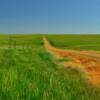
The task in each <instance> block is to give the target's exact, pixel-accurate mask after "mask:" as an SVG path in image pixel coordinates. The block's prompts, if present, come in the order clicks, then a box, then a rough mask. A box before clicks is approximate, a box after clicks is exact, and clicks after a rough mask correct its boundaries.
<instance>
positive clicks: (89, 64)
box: [43, 38, 100, 85]
mask: <svg viewBox="0 0 100 100" xmlns="http://www.w3.org/2000/svg"><path fill="white" fill-rule="evenodd" d="M43 41H44V47H45V49H46V50H47V51H48V52H49V53H51V54H53V55H55V56H59V57H70V58H72V59H73V60H71V61H64V62H63V66H64V67H69V66H70V67H72V68H73V67H74V68H80V69H81V70H82V71H83V72H84V73H85V74H86V77H87V79H88V81H89V82H90V83H91V84H93V85H100V52H99V51H94V50H87V51H85V50H80V51H78V50H62V49H59V48H55V47H53V46H51V44H50V43H49V42H48V40H47V39H46V38H43Z"/></svg>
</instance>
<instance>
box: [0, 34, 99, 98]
mask: <svg viewBox="0 0 100 100" xmlns="http://www.w3.org/2000/svg"><path fill="white" fill-rule="evenodd" d="M43 36H44V35H0V47H1V48H2V47H3V46H6V47H7V49H5V48H3V49H0V100H99V99H100V87H99V86H98V87H93V86H91V85H90V84H88V82H87V81H86V79H85V77H84V75H83V74H82V73H81V72H80V71H79V70H78V69H71V68H64V69H58V66H57V65H56V64H54V62H53V57H52V55H50V54H49V53H47V52H46V51H45V49H44V48H43V41H42V37H43ZM45 36H46V37H48V39H49V40H50V41H51V43H52V44H53V45H54V46H56V47H60V48H65V49H69V48H70V49H92V50H100V45H99V44H100V36H99V35H85V36H83V35H45ZM79 45H81V46H80V47H79ZM88 45H91V46H88ZM19 46H21V47H22V48H18V47H19Z"/></svg>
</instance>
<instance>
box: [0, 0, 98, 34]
mask: <svg viewBox="0 0 100 100" xmlns="http://www.w3.org/2000/svg"><path fill="white" fill-rule="evenodd" d="M0 33H100V0H0Z"/></svg>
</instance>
